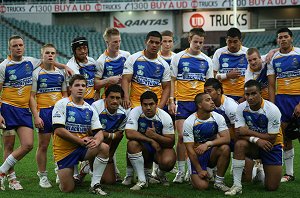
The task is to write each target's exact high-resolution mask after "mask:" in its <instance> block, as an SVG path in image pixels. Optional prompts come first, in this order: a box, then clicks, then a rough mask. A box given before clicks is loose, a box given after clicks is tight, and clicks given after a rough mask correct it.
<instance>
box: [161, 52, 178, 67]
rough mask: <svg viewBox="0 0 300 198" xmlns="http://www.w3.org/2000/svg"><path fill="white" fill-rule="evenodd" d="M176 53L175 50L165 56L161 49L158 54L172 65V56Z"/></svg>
mask: <svg viewBox="0 0 300 198" xmlns="http://www.w3.org/2000/svg"><path fill="white" fill-rule="evenodd" d="M175 54H176V53H174V52H171V56H168V57H167V56H163V55H162V54H161V51H159V52H158V55H159V56H161V57H162V58H163V59H164V60H165V61H166V62H167V63H168V64H169V65H171V60H172V58H173V57H174V56H175Z"/></svg>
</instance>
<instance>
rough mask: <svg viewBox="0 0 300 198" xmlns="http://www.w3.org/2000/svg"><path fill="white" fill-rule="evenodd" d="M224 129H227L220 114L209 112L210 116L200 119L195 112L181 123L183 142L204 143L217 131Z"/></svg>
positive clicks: (211, 138)
mask: <svg viewBox="0 0 300 198" xmlns="http://www.w3.org/2000/svg"><path fill="white" fill-rule="evenodd" d="M226 130H228V127H227V125H226V122H225V119H224V117H223V116H222V115H220V114H218V113H216V112H211V116H210V118H208V119H207V120H201V119H199V118H198V116H197V112H195V113H193V114H192V115H190V116H189V117H188V118H187V119H186V120H185V121H184V123H183V142H184V143H190V142H194V143H204V142H207V141H209V140H214V139H215V138H216V137H217V134H218V133H222V132H224V131H226Z"/></svg>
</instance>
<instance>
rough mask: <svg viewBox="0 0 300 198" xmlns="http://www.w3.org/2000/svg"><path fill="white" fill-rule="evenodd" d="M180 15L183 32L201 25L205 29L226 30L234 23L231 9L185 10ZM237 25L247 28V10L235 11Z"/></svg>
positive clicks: (248, 15) (248, 16) (248, 24)
mask: <svg viewBox="0 0 300 198" xmlns="http://www.w3.org/2000/svg"><path fill="white" fill-rule="evenodd" d="M182 17H183V31H184V32H188V31H190V30H191V29H192V28H195V27H201V28H203V29H204V30H205V31H226V30H228V29H229V28H230V27H233V25H234V16H233V13H232V12H231V11H214V12H186V13H183V15H182ZM237 27H238V28H239V29H249V27H250V14H249V12H247V11H238V12H237Z"/></svg>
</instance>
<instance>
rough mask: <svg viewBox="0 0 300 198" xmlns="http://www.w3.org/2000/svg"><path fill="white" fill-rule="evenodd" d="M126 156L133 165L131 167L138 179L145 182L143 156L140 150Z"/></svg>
mask: <svg viewBox="0 0 300 198" xmlns="http://www.w3.org/2000/svg"><path fill="white" fill-rule="evenodd" d="M128 158H129V160H130V162H131V164H132V166H133V169H134V170H135V172H136V173H137V176H138V179H139V181H141V182H146V176H145V172H144V158H143V155H142V152H139V153H134V154H130V153H128Z"/></svg>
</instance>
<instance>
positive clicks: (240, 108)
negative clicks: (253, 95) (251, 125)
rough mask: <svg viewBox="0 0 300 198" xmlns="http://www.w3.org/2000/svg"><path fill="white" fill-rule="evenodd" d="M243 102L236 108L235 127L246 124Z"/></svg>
mask: <svg viewBox="0 0 300 198" xmlns="http://www.w3.org/2000/svg"><path fill="white" fill-rule="evenodd" d="M242 104H243V103H242ZM242 104H239V106H238V108H237V110H236V114H235V123H234V127H235V128H239V127H243V126H246V122H245V119H244V117H243V110H244V108H243V107H244V106H243V105H242Z"/></svg>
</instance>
